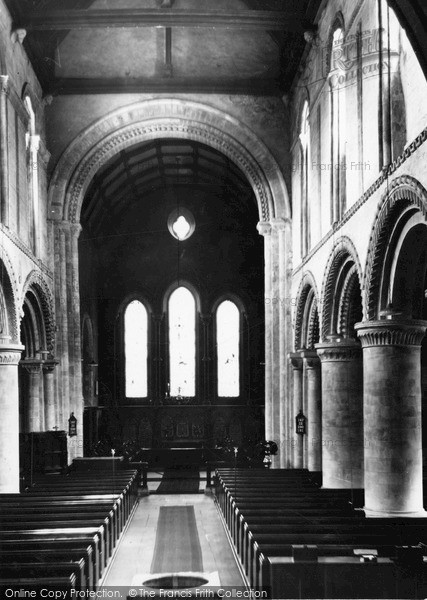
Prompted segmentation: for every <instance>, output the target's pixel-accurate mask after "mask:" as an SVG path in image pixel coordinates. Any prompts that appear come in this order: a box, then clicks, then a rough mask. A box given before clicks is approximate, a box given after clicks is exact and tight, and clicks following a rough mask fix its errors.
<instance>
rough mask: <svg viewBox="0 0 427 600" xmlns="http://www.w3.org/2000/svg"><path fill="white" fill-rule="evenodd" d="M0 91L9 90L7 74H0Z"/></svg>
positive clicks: (5, 91)
mask: <svg viewBox="0 0 427 600" xmlns="http://www.w3.org/2000/svg"><path fill="white" fill-rule="evenodd" d="M0 92H1V93H2V94H7V93H8V92H9V75H0Z"/></svg>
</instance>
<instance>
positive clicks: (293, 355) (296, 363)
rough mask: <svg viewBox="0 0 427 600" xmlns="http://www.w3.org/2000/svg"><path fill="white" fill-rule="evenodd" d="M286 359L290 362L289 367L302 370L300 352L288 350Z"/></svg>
mask: <svg viewBox="0 0 427 600" xmlns="http://www.w3.org/2000/svg"><path fill="white" fill-rule="evenodd" d="M288 360H289V362H290V364H291V367H292V368H293V369H294V371H302V367H303V363H302V357H301V352H289V354H288Z"/></svg>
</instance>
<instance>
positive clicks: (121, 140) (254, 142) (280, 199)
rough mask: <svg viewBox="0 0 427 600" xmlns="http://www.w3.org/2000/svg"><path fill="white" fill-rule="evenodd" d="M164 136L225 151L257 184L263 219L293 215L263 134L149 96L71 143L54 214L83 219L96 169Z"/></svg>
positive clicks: (58, 170) (53, 188) (56, 181)
mask: <svg viewBox="0 0 427 600" xmlns="http://www.w3.org/2000/svg"><path fill="white" fill-rule="evenodd" d="M161 138H180V139H188V140H192V141H198V142H200V143H203V144H206V145H208V146H211V147H213V148H215V149H217V150H218V151H220V152H222V153H223V154H225V155H226V156H228V158H230V159H231V160H232V161H233V162H234V163H235V164H236V165H237V166H238V167H239V168H240V169H241V170H242V172H243V173H244V174H245V176H246V177H247V179H248V181H249V183H250V185H251V186H252V189H253V191H254V194H255V196H256V200H257V204H258V211H259V216H260V221H269V220H270V219H273V218H285V219H288V218H290V216H291V211H290V203H289V197H288V193H287V189H286V184H285V181H284V178H283V175H282V173H281V171H280V168H279V165H278V164H277V162H276V160H275V159H274V157H273V156H272V154H271V152H270V151H269V149H268V148H267V146H266V145H265V144H264V142H262V141H261V140H260V139H259V138H258V136H256V135H255V134H254V133H253V132H252V131H251V130H250V129H249V128H248V127H247V126H246V125H244V124H242V123H240V122H239V121H238V120H237V119H235V118H234V117H231V116H230V115H228V114H226V113H224V112H222V111H220V110H218V109H215V108H212V107H210V106H208V105H205V104H200V103H197V102H191V101H187V100H179V99H166V98H163V99H156V100H145V101H142V102H138V103H136V104H131V105H128V106H125V107H123V108H120V109H118V110H116V111H114V112H112V113H109V114H108V115H106V116H105V117H103V118H101V119H100V120H98V121H97V122H96V123H94V124H93V125H91V126H90V127H88V128H87V129H86V130H84V131H83V132H82V133H80V134H79V135H78V137H77V138H75V139H74V141H73V142H71V144H70V145H69V146H68V148H67V149H66V150H65V152H64V153H63V155H62V156H61V158H60V159H59V161H58V164H57V165H56V167H55V170H54V172H53V175H52V179H51V183H50V186H49V215H50V218H51V219H52V220H54V221H61V220H65V221H70V222H72V223H77V222H79V220H80V210H81V206H82V202H83V198H84V195H85V192H86V190H87V188H88V186H89V184H90V182H91V180H92V178H93V177H94V175H95V174H96V172H97V171H98V170H99V169H100V168H101V167H102V166H103V165H104V164H105V163H106V162H107V161H108V160H109V159H110V158H112V157H113V156H114V155H115V154H117V153H118V152H120V151H121V150H123V149H125V148H127V147H129V146H132V145H134V144H138V143H142V142H145V141H150V140H153V139H161Z"/></svg>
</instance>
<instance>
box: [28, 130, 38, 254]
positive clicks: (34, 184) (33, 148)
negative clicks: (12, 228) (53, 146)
mask: <svg viewBox="0 0 427 600" xmlns="http://www.w3.org/2000/svg"><path fill="white" fill-rule="evenodd" d="M39 147H40V136H39V135H34V134H32V135H30V137H29V151H30V173H31V175H30V184H31V201H32V207H31V212H32V215H33V227H34V255H35V256H36V257H38V258H40V225H39V211H40V203H39Z"/></svg>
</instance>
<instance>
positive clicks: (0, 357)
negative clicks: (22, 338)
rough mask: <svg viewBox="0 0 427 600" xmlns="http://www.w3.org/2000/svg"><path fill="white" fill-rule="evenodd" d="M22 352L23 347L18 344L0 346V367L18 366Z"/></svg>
mask: <svg viewBox="0 0 427 600" xmlns="http://www.w3.org/2000/svg"><path fill="white" fill-rule="evenodd" d="M23 350H24V346H21V345H20V344H5V345H3V344H2V345H0V366H1V365H5V366H7V365H9V366H12V365H18V364H19V361H20V360H21V354H22V351H23Z"/></svg>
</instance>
